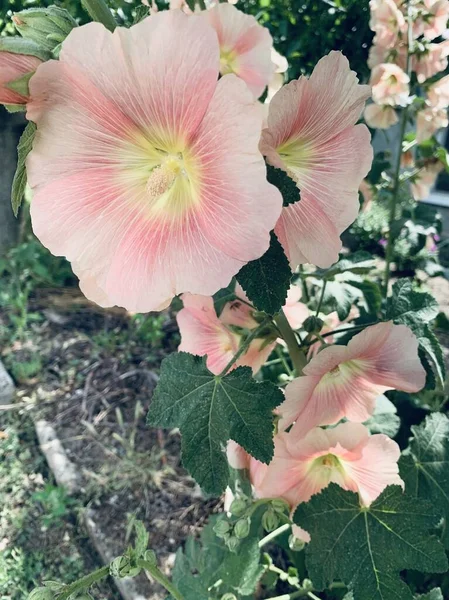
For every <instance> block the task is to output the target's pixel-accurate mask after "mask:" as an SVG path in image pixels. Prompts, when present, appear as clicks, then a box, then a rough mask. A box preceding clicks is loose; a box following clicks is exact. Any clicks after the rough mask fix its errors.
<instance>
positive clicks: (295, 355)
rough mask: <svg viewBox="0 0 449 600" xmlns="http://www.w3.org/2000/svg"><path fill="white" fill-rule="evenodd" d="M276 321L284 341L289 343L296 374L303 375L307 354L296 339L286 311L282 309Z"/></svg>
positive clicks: (288, 346)
mask: <svg viewBox="0 0 449 600" xmlns="http://www.w3.org/2000/svg"><path fill="white" fill-rule="evenodd" d="M274 321H275V323H276V325H277V327H278V329H279V331H280V334H281V335H282V338H283V340H284V342H285V343H286V344H287V348H288V351H289V353H290V358H291V359H292V363H293V366H294V367H295V371H296V375H297V376H298V375H302V370H303V368H304V367H305V366H306V364H307V359H306V355H305V354H304V352H303V351H302V350H301V348H300V346H299V344H298V340H297V339H296V335H295V332H294V331H293V329H292V328H291V327H290V323H289V322H288V320H287V317H286V316H285V313H284V311H283V310H282V309H281V311H280V312H279V313H278V314H277V316H276V317H275V318H274Z"/></svg>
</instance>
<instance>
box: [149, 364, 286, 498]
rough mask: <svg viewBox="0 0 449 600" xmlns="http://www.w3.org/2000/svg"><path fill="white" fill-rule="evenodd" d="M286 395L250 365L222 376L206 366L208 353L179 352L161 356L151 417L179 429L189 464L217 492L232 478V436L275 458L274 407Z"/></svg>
mask: <svg viewBox="0 0 449 600" xmlns="http://www.w3.org/2000/svg"><path fill="white" fill-rule="evenodd" d="M282 401H283V394H282V391H281V390H280V389H279V388H277V387H276V386H275V385H273V384H272V383H270V382H264V383H256V382H255V381H254V379H253V377H252V371H251V369H250V368H249V367H239V368H237V369H235V370H234V371H231V373H229V374H227V375H225V376H223V377H219V376H216V375H213V374H212V373H211V372H210V371H209V370H208V369H207V367H206V357H201V358H200V357H198V356H193V355H191V354H188V353H186V352H179V353H177V354H172V355H171V356H169V357H167V358H166V359H165V360H164V361H163V362H162V367H161V374H160V379H159V383H158V385H157V387H156V390H155V392H154V395H153V400H152V403H151V406H150V411H149V414H148V421H149V423H150V424H151V425H155V426H158V427H179V428H180V429H181V433H182V460H183V463H184V465H185V467H186V468H187V469H188V470H189V472H190V473H191V475H192V476H193V477H194V478H195V479H196V481H197V482H198V483H199V485H200V486H201V487H202V488H203V489H204V490H205V491H206V492H208V493H211V494H217V495H218V494H221V493H222V492H223V491H224V490H225V488H226V485H227V483H228V479H229V468H228V463H227V460H226V455H225V448H226V443H227V441H228V440H230V439H232V440H234V441H235V442H237V443H238V444H240V445H241V446H243V447H244V448H245V450H247V452H249V453H250V454H252V456H254V457H255V458H257V459H258V460H260V461H261V462H264V463H267V462H269V461H270V460H271V458H272V456H273V439H272V437H273V414H272V411H273V409H274V408H275V407H276V406H278V405H279V404H281V402H282Z"/></svg>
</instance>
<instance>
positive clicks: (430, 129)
mask: <svg viewBox="0 0 449 600" xmlns="http://www.w3.org/2000/svg"><path fill="white" fill-rule="evenodd" d="M448 125H449V121H448V118H447V109H446V108H437V109H435V108H432V107H431V106H429V107H427V108H425V109H424V110H420V111H418V113H417V115H416V141H417V142H418V144H421V143H422V142H425V141H426V140H428V139H429V138H431V137H432V136H433V134H434V133H435V132H436V131H438V129H441V128H442V127H447V126H448Z"/></svg>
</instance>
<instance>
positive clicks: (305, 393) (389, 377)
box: [277, 321, 426, 435]
mask: <svg viewBox="0 0 449 600" xmlns="http://www.w3.org/2000/svg"><path fill="white" fill-rule="evenodd" d="M425 379H426V374H425V371H424V369H423V367H422V365H421V361H420V360H419V357H418V341H417V339H416V337H415V336H414V334H413V333H412V332H411V330H410V329H408V327H406V326H405V325H394V324H393V322H392V321H388V322H386V323H378V324H377V325H372V326H371V327H367V328H366V329H365V330H364V331H362V332H361V333H358V334H357V335H355V336H354V337H353V338H352V339H351V340H350V342H349V343H348V345H347V346H331V347H328V348H324V349H323V350H322V351H321V352H320V353H319V354H317V355H316V356H315V357H314V358H313V359H312V360H311V361H310V362H309V364H308V365H307V366H306V367H305V368H304V376H303V377H298V378H296V379H294V380H293V381H291V382H290V383H289V384H288V386H287V387H286V389H285V401H284V402H283V404H281V406H280V407H279V408H278V409H277V412H278V413H279V414H280V415H281V419H280V422H279V427H280V428H281V429H286V428H287V427H289V425H291V424H292V423H294V425H293V428H292V431H295V432H296V435H305V434H306V433H307V432H308V431H310V429H312V428H313V427H315V426H317V425H332V424H334V423H337V422H338V421H340V419H342V418H343V417H346V418H347V419H349V420H350V421H357V422H363V421H366V420H367V419H368V418H369V417H370V416H371V415H372V414H373V411H374V406H375V401H376V398H377V396H379V395H380V394H382V393H383V392H385V391H386V390H391V389H398V390H402V391H405V392H417V391H419V390H420V389H421V388H422V387H423V386H424V384H425Z"/></svg>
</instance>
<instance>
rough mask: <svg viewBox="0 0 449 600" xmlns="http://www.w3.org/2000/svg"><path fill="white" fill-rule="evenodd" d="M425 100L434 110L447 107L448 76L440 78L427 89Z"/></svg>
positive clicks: (448, 97)
mask: <svg viewBox="0 0 449 600" xmlns="http://www.w3.org/2000/svg"><path fill="white" fill-rule="evenodd" d="M427 100H428V102H429V104H430V106H431V107H432V108H435V109H437V108H447V107H448V106H449V75H446V76H445V77H442V78H441V79H439V80H438V81H437V82H435V83H433V84H432V85H431V86H430V87H429V88H428V90H427Z"/></svg>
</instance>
